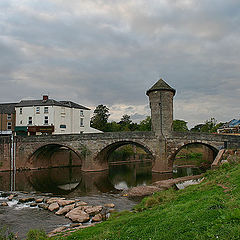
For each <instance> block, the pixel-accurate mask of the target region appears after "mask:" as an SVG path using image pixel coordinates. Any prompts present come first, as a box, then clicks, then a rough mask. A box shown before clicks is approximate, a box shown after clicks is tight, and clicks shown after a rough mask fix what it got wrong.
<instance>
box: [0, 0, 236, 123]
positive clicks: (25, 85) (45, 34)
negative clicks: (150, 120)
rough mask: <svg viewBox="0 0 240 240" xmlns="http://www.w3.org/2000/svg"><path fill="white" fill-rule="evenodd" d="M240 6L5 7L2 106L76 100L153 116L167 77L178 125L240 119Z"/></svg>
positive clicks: (165, 2) (8, 1)
mask: <svg viewBox="0 0 240 240" xmlns="http://www.w3.org/2000/svg"><path fill="white" fill-rule="evenodd" d="M239 26H240V1H239V0H201V1H199V0H111V1H110V0H96V1H95V0H81V1H80V0H67V1H66V0H1V1H0V56H1V57H0V102H14V101H19V100H21V99H23V98H24V99H26V98H33V99H39V98H41V95H42V94H44V93H48V94H49V96H50V97H51V98H54V99H56V100H72V101H75V102H78V103H80V104H82V105H86V106H88V107H91V108H92V109H94V108H95V107H96V106H97V105H98V104H104V105H107V106H108V107H109V109H110V113H111V118H110V120H117V121H118V120H120V118H121V116H122V115H123V114H129V115H131V116H132V119H133V120H134V121H139V120H141V119H143V118H145V116H147V115H149V108H148V98H147V96H146V95H145V92H146V90H147V89H148V88H150V87H151V86H152V85H153V84H154V83H155V82H156V81H157V80H158V79H159V78H160V77H161V78H163V79H164V80H165V81H166V82H168V83H169V84H170V85H171V86H172V87H173V88H175V89H176V90H177V94H176V96H175V101H174V117H175V119H184V120H186V121H188V123H189V126H190V127H191V126H193V125H195V124H197V123H200V122H203V121H205V120H206V119H209V118H210V117H215V118H216V119H217V120H218V121H228V120H230V119H232V118H240V116H239V105H240V104H239V103H240V27H239Z"/></svg>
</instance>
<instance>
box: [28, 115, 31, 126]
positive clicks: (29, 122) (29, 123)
mask: <svg viewBox="0 0 240 240" xmlns="http://www.w3.org/2000/svg"><path fill="white" fill-rule="evenodd" d="M28 125H32V117H28Z"/></svg>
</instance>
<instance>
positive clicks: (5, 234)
mask: <svg viewBox="0 0 240 240" xmlns="http://www.w3.org/2000/svg"><path fill="white" fill-rule="evenodd" d="M12 239H15V236H14V234H13V233H12V232H10V231H9V229H8V228H7V227H2V228H0V240H12Z"/></svg>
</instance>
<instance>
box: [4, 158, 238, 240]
mask: <svg viewBox="0 0 240 240" xmlns="http://www.w3.org/2000/svg"><path fill="white" fill-rule="evenodd" d="M239 176H240V165H239V164H238V163H236V162H235V163H231V164H230V163H225V164H223V165H222V166H221V167H220V168H219V169H217V170H209V171H208V172H206V173H205V175H204V180H203V181H202V182H201V183H200V184H199V185H192V186H189V187H187V188H185V189H183V190H178V191H176V190H174V189H169V190H167V191H162V192H158V193H155V194H153V195H152V196H150V197H147V198H144V199H143V200H142V202H141V203H140V204H138V205H137V206H136V207H135V208H134V211H132V212H128V211H124V212H119V213H114V214H112V216H111V217H110V219H109V220H107V221H105V222H102V223H99V224H97V225H96V226H94V227H90V228H85V229H81V230H79V231H76V232H74V233H72V234H71V235H67V236H63V235H66V233H64V234H62V235H59V236H57V237H54V238H51V239H55V240H58V239H67V240H75V239H89V240H90V239H92V240H93V239H94V240H97V239H108V240H110V239H112V240H113V239H116V240H118V239H124V240H125V239H131V240H133V239H144V240H145V239H149V240H150V239H151V240H153V239H156V240H157V239H164V240H168V239H169V240H171V239H182V240H187V239H189V240H190V239H191V240H192V239H199V240H201V239H239V233H240V208H239V206H240V177H239ZM30 236H31V238H29V237H30ZM2 239H8V238H2ZM27 239H47V238H46V237H45V236H44V235H43V234H39V233H38V232H37V231H36V232H34V231H31V234H29V235H28V238H27Z"/></svg>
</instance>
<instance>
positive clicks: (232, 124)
mask: <svg viewBox="0 0 240 240" xmlns="http://www.w3.org/2000/svg"><path fill="white" fill-rule="evenodd" d="M217 132H218V133H219V134H240V119H233V120H231V121H229V122H227V123H224V124H223V125H222V126H221V127H220V128H219V129H218V130H217Z"/></svg>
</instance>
